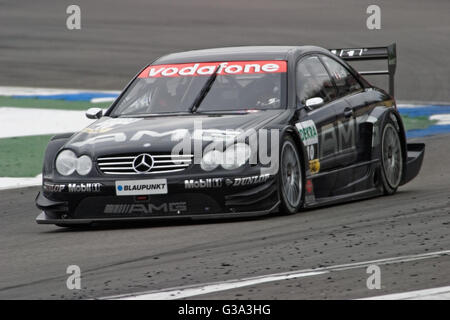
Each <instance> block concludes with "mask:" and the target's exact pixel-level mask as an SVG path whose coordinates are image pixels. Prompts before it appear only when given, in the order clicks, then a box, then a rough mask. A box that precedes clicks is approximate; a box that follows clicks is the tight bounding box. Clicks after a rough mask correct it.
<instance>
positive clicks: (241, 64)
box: [138, 60, 287, 78]
mask: <svg viewBox="0 0 450 320" xmlns="http://www.w3.org/2000/svg"><path fill="white" fill-rule="evenodd" d="M286 65H287V64H286V61H278V60H274V61H232V62H206V63H184V64H162V65H153V66H148V67H147V68H145V69H144V71H142V72H141V74H140V75H139V76H138V77H139V78H159V77H185V76H207V75H212V74H214V73H217V75H219V76H221V75H236V74H256V73H276V72H286V69H287V68H286Z"/></svg>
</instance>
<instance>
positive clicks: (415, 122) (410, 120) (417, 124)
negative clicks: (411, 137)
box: [402, 115, 437, 131]
mask: <svg viewBox="0 0 450 320" xmlns="http://www.w3.org/2000/svg"><path fill="white" fill-rule="evenodd" d="M402 119H403V125H404V126H405V130H406V131H408V130H412V129H426V128H428V127H429V126H431V125H433V124H435V123H437V121H435V120H430V119H428V117H408V116H406V115H403V116H402Z"/></svg>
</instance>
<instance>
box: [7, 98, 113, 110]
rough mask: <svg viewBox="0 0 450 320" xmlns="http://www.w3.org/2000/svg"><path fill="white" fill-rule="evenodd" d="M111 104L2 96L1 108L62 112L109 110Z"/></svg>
mask: <svg viewBox="0 0 450 320" xmlns="http://www.w3.org/2000/svg"><path fill="white" fill-rule="evenodd" d="M110 105H111V103H110V102H102V103H91V102H89V101H65V100H46V99H36V98H21V99H17V98H11V97H5V96H0V106H5V107H17V108H40V109H61V110H86V109H89V108H90V107H97V108H107V107H109V106H110Z"/></svg>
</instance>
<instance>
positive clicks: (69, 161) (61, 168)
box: [56, 150, 92, 176]
mask: <svg viewBox="0 0 450 320" xmlns="http://www.w3.org/2000/svg"><path fill="white" fill-rule="evenodd" d="M56 170H57V171H58V173H59V174H61V175H63V176H70V175H71V174H73V173H74V172H75V171H76V172H77V173H78V174H79V175H82V176H84V175H87V174H88V173H89V172H90V171H91V170H92V160H91V158H90V157H89V156H86V155H83V156H81V157H79V158H78V157H77V156H76V154H75V153H74V152H73V151H70V150H64V151H61V152H60V153H59V154H58V157H57V158H56Z"/></svg>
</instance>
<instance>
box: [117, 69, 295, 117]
mask: <svg viewBox="0 0 450 320" xmlns="http://www.w3.org/2000/svg"><path fill="white" fill-rule="evenodd" d="M286 71H287V63H286V61H278V60H277V61H228V62H199V63H195V62H192V63H186V64H172V65H151V66H149V67H147V68H146V69H145V70H144V71H142V72H141V74H140V75H139V76H138V77H137V79H135V80H134V82H133V83H132V84H131V86H130V87H129V88H128V90H127V91H126V92H125V94H124V95H123V96H122V98H121V99H120V101H118V103H117V104H116V107H115V108H114V110H113V111H112V115H113V116H131V115H132V116H138V115H146V114H158V113H176V112H190V110H191V107H192V106H193V103H194V102H195V101H196V99H197V98H198V97H199V96H200V95H201V94H203V92H206V96H205V97H204V99H203V100H202V101H201V104H200V105H199V106H198V111H199V112H202V111H206V112H208V111H229V110H246V109H279V108H284V107H285V106H286V102H285V101H286V99H285V95H286V94H285V87H286ZM214 74H215V75H217V76H216V77H215V78H211V77H212V75H214ZM210 79H213V80H212V81H213V82H212V84H211V86H210V89H209V90H206V91H204V89H205V87H206V85H207V83H208V80H210Z"/></svg>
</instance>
